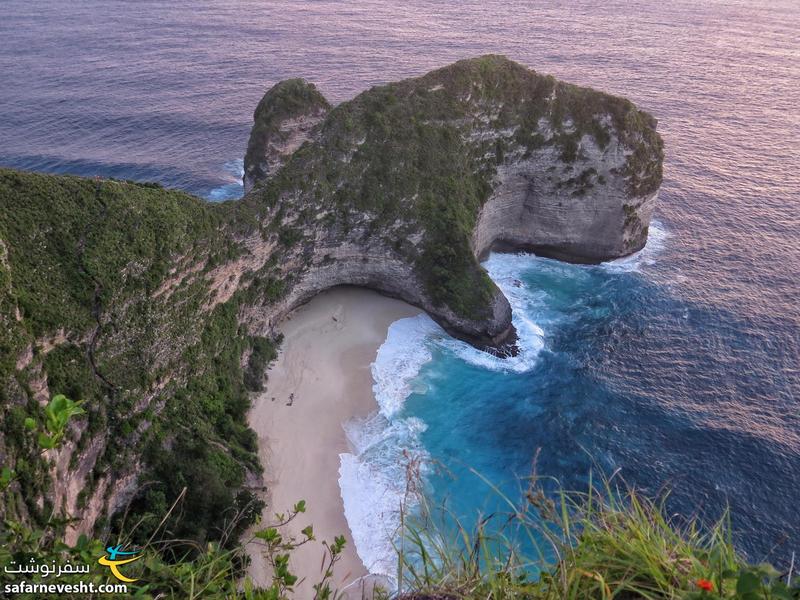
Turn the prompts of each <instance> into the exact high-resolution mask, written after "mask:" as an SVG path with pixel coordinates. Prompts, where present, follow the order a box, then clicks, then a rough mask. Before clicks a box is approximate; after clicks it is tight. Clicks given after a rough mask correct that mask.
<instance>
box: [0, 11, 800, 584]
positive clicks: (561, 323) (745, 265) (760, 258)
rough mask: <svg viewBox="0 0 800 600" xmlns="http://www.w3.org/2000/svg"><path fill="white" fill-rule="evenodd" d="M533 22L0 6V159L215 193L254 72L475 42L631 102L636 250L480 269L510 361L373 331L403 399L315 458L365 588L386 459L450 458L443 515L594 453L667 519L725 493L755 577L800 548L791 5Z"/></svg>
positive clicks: (436, 59) (247, 116)
mask: <svg viewBox="0 0 800 600" xmlns="http://www.w3.org/2000/svg"><path fill="white" fill-rule="evenodd" d="M541 4H542V5H538V6H532V5H531V3H526V2H515V1H508V0H506V1H503V2H499V1H495V0H481V1H480V2H478V1H468V2H421V1H419V0H409V1H406V2H402V3H400V2H396V3H395V2H382V1H381V2H378V1H368V0H356V1H353V2H348V3H341V2H327V1H318V2H298V1H291V2H289V1H287V2H267V1H263V2H255V1H241V2H209V1H201V0H193V1H191V2H189V1H186V0H178V1H174V2H160V1H159V2H148V1H140V2H123V1H119V2H113V1H109V0H104V1H99V0H84V1H82V2H66V1H63V2H29V1H28V0H25V1H22V0H5V2H3V3H2V7H1V8H0V12H1V13H2V18H0V73H1V74H2V84H1V85H0V165H4V166H12V167H18V168H24V169H33V170H39V171H47V172H57V173H75V174H79V175H87V176H93V175H101V176H114V177H120V178H130V179H137V180H155V181H159V182H161V183H163V184H164V185H167V186H172V187H179V188H182V189H185V190H188V191H190V192H193V193H195V194H198V195H200V196H203V197H206V198H209V199H211V200H219V199H224V198H231V197H236V196H238V195H240V194H241V186H240V182H239V178H240V176H241V169H242V156H243V155H244V150H245V147H246V143H247V136H248V133H249V128H250V124H251V119H252V112H253V110H254V108H255V106H256V103H257V102H258V100H259V99H260V97H261V95H262V94H263V93H264V91H265V90H266V89H267V88H268V87H270V86H271V85H272V84H274V83H276V82H277V81H279V80H281V79H283V78H288V77H296V76H302V77H305V78H307V79H309V80H310V81H313V82H315V83H317V84H318V85H319V87H320V88H321V89H322V91H323V92H324V93H325V94H326V95H327V97H328V98H329V100H331V101H332V102H341V101H343V100H346V99H348V98H350V97H352V96H353V95H355V94H357V93H358V92H360V91H362V90H364V89H366V88H368V87H370V86H372V85H375V84H379V83H383V82H386V81H390V80H395V79H398V78H403V77H408V76H412V75H417V74H421V73H423V72H425V71H427V70H429V69H431V68H434V67H439V66H442V65H445V64H447V63H449V62H451V61H454V60H457V59H461V58H466V57H471V56H475V55H479V54H484V53H489V52H491V53H502V54H506V55H508V56H509V57H511V58H513V59H515V60H518V61H520V62H522V63H524V64H526V65H528V66H530V67H532V68H534V69H537V70H540V71H544V72H548V73H552V74H554V75H556V76H557V77H560V78H562V79H565V80H568V81H571V82H575V83H580V84H584V85H590V86H594V87H597V88H600V89H603V90H606V91H609V92H613V93H617V94H621V95H624V96H627V97H629V98H631V99H632V100H634V101H635V102H636V103H637V104H638V105H639V106H641V107H642V108H644V109H646V110H648V111H650V112H652V113H653V114H654V115H655V116H656V117H657V118H658V119H659V129H660V131H661V134H662V135H663V137H664V139H665V142H666V153H667V160H666V165H665V180H664V185H663V187H662V192H661V201H660V205H659V208H658V210H657V214H656V220H657V223H656V225H655V227H654V228H653V231H654V233H655V235H654V236H653V241H652V243H651V244H650V245H649V247H648V249H647V250H646V251H645V254H644V255H643V256H640V257H638V258H636V259H634V260H632V261H627V262H623V263H622V264H614V265H610V266H602V267H577V266H570V265H562V264H559V263H557V262H554V261H548V260H544V259H538V258H534V257H509V256H506V257H502V256H499V257H498V256H493V257H492V258H491V259H490V261H489V262H488V263H487V268H489V270H490V272H491V273H492V276H493V277H494V278H495V279H496V280H497V281H498V282H499V283H500V284H501V285H504V286H506V288H507V289H508V290H509V295H512V296H514V298H513V302H514V306H515V319H516V320H517V322H518V325H519V326H520V327H521V328H522V329H523V330H524V331H525V332H526V337H525V339H526V343H527V344H528V347H527V351H526V353H523V354H524V356H523V359H520V360H519V361H517V362H516V363H515V364H514V365H510V366H509V365H505V366H503V365H498V364H494V363H492V362H491V361H488V362H487V361H482V360H481V357H476V356H475V355H473V354H471V353H470V352H469V350H468V349H466V348H464V347H461V346H458V345H457V344H453V343H451V342H450V341H448V340H446V339H443V338H442V337H441V335H440V334H439V333H438V332H437V331H436V329H435V327H433V326H431V324H430V323H428V322H426V321H424V319H421V320H417V321H414V322H399V323H398V324H397V326H396V327H394V328H393V330H392V332H390V336H389V339H388V340H387V343H386V344H385V345H384V348H382V351H381V355H380V356H379V360H378V362H377V363H376V367H375V371H376V376H380V369H381V368H383V367H387V365H388V367H387V368H389V367H390V368H392V369H401V372H402V374H403V377H400V378H397V381H401V382H405V383H404V384H403V385H400V386H399V388H398V389H392V390H387V389H383V388H381V387H380V386H378V389H376V392H377V395H378V397H379V401H380V402H381V406H382V412H381V415H379V417H380V419H383V420H382V421H381V422H371V423H355V424H350V425H349V427H348V434H349V435H350V436H351V439H352V440H353V441H354V446H355V447H356V451H355V452H354V453H353V454H352V455H350V454H348V455H344V456H343V457H342V491H343V495H344V497H345V503H346V507H347V511H348V517H349V520H350V524H351V527H352V529H353V531H354V535H355V536H356V543H357V545H358V550H359V553H360V554H361V556H362V558H363V559H364V560H365V562H366V563H367V564H368V566H372V567H373V568H374V569H375V570H381V564H382V560H383V558H382V557H384V554H385V552H384V551H385V548H382V546H381V541H380V540H377V539H375V537H374V528H372V529H371V528H370V527H369V524H370V523H369V522H370V521H371V520H375V519H385V520H386V521H387V523H389V524H390V522H391V518H390V516H387V515H386V514H384V513H374V512H373V513H370V507H375V506H377V505H378V504H379V503H380V499H381V498H391V495H390V492H391V490H390V489H388V488H386V487H385V486H384V488H381V486H380V485H379V484H380V481H381V474H383V476H384V478H385V479H386V481H387V482H388V481H390V480H391V473H392V471H391V469H392V468H393V465H396V463H397V457H398V452H399V451H400V449H401V448H402V447H407V446H416V447H418V448H420V450H421V451H424V452H426V453H428V454H429V455H431V456H432V457H433V458H435V459H437V460H440V461H442V462H445V463H447V464H448V465H450V466H451V468H452V469H453V471H454V474H455V478H451V477H444V476H441V475H437V474H433V473H431V474H430V476H429V484H430V486H431V489H432V491H433V493H434V494H435V495H437V496H439V497H441V498H449V499H450V501H451V502H453V503H454V504H455V505H456V506H457V508H458V509H459V510H461V511H462V512H464V513H469V512H470V511H474V510H475V509H478V508H480V507H481V506H483V502H484V500H483V497H484V496H483V494H484V492H483V491H480V490H479V487H480V486H476V485H475V482H474V481H471V480H470V478H469V476H468V475H466V474H464V473H462V474H461V475H459V469H460V468H461V470H462V471H463V468H462V467H459V465H462V466H463V465H467V464H468V465H471V466H473V467H475V468H476V469H478V470H480V471H482V472H483V473H485V474H486V475H487V476H489V477H491V478H493V479H495V480H498V481H500V482H505V481H510V480H512V479H513V477H514V476H516V475H524V474H526V472H527V469H528V467H529V464H530V461H531V458H532V457H533V455H534V453H535V452H536V449H537V448H541V454H540V457H539V472H540V473H543V474H547V475H554V476H556V477H558V478H560V479H561V480H562V481H563V482H564V483H565V484H566V485H567V486H568V487H580V486H581V485H582V484H583V482H584V481H585V478H586V475H587V473H588V470H589V468H590V466H591V465H592V464H593V463H598V464H599V465H600V466H601V467H602V468H604V469H607V470H613V469H617V468H620V469H621V472H622V474H623V476H624V477H625V478H626V479H627V480H628V481H629V482H631V483H632V484H635V485H637V486H639V487H643V488H645V489H647V490H650V491H657V490H659V489H660V488H661V487H662V486H667V487H670V488H672V490H673V493H672V500H671V507H670V508H674V509H675V510H677V511H681V512H683V513H688V514H694V513H701V514H704V515H709V517H713V516H716V515H718V514H719V512H720V510H721V509H722V507H724V506H725V504H726V503H728V504H730V507H731V509H732V512H733V523H734V526H735V528H736V530H737V536H738V539H739V542H740V544H741V546H742V548H743V549H744V550H746V551H747V552H748V553H749V554H750V555H751V557H752V558H753V559H755V560H759V559H761V558H763V557H764V556H765V555H767V554H768V553H769V552H770V551H771V549H773V548H775V549H774V550H772V554H771V558H772V559H773V560H778V561H779V560H782V559H783V558H785V557H786V556H788V555H790V554H791V551H792V550H793V549H796V550H800V400H799V399H798V393H800V371H799V368H800V366H799V364H800V283H798V282H800V158H799V156H800V153H799V152H798V149H799V148H800V5H798V4H797V2H794V1H783V2H770V3H755V2H718V1H710V2H703V3H698V2H693V1H691V2H689V1H686V2H658V1H652V2H629V1H624V2H622V1H616V2H605V3H603V4H604V6H602V7H599V6H596V4H597V3H593V2H580V1H579V2H574V1H569V2H566V1H563V2H553V3H546V4H547V5H546V6H545V5H544V4H545V3H541ZM513 279H519V280H520V281H522V283H523V287H522V288H516V287H514V286H513V285H511V284H510V283H509V282H510V281H512V280H513ZM512 288H513V289H512ZM515 290H516V291H515ZM420 340H423V341H422V343H421V344H420ZM419 348H424V349H425V351H424V352H423V354H422V355H420V354H419V353H418V350H419ZM394 372H397V371H394ZM366 474H369V475H370V476H369V477H366V479H365V476H366ZM365 480H369V481H372V482H373V483H375V482H378V483H376V484H375V485H373V486H372V487H369V486H368V485H367V484H366V483H363V482H364V481H365ZM359 482H362V484H359ZM387 485H388V483H387ZM509 485H512V484H509ZM373 488H374V489H373ZM370 536H372V537H370ZM384 558H385V557H384Z"/></svg>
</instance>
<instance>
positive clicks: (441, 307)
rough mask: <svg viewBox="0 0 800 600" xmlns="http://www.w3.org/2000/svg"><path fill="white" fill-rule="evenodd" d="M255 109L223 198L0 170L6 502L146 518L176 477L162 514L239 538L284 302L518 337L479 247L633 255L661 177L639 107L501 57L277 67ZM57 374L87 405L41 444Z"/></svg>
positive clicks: (581, 255) (29, 512)
mask: <svg viewBox="0 0 800 600" xmlns="http://www.w3.org/2000/svg"><path fill="white" fill-rule="evenodd" d="M254 118H255V122H254V126H253V129H252V133H251V136H250V140H249V143H248V147H247V155H246V158H245V176H244V185H245V189H246V191H247V193H246V195H245V197H244V198H243V199H242V200H239V201H233V202H228V203H223V204H219V205H211V204H208V203H205V202H203V201H201V200H198V199H196V198H193V197H191V196H189V195H187V194H183V193H181V192H177V191H170V190H164V189H161V188H159V187H158V186H152V185H147V184H136V183H132V182H119V181H113V180H101V181H95V180H87V179H81V178H77V177H68V176H48V175H36V174H31V173H22V172H17V171H12V170H0V199H1V200H2V202H1V203H0V290H1V291H0V379H1V380H0V400H1V401H2V413H3V415H2V422H3V425H2V430H1V432H0V458H1V459H2V463H3V464H13V465H16V467H15V477H14V479H13V481H12V482H11V484H10V485H9V486H8V487H7V489H6V490H5V491H4V492H3V495H2V505H1V506H0V510H2V512H3V513H4V514H6V515H9V516H17V517H19V518H21V519H23V520H31V521H37V520H42V519H44V518H46V517H47V515H49V514H51V513H52V512H53V511H55V513H56V514H70V515H72V516H75V517H77V518H78V520H77V521H75V522H73V523H72V524H69V525H68V526H67V534H68V538H67V539H68V540H69V539H71V540H74V539H76V538H77V535H78V534H79V533H83V532H88V531H90V530H92V528H99V529H108V528H112V529H114V528H119V527H121V526H122V524H121V522H120V516H119V514H120V512H121V509H123V508H125V507H127V508H128V515H127V518H128V519H129V520H133V519H143V522H144V525H143V526H142V527H141V528H140V531H139V535H141V536H144V537H146V536H147V535H149V532H150V531H151V530H152V529H153V528H154V527H156V526H157V525H158V521H159V520H160V518H161V516H163V515H164V514H165V513H166V510H167V509H168V508H169V506H170V505H171V502H172V501H173V500H174V499H175V498H176V497H177V496H178V495H179V494H180V493H181V490H183V489H184V488H186V489H187V493H186V496H185V498H186V500H185V502H186V503H187V505H186V507H185V509H184V511H183V514H191V515H192V522H191V523H186V522H184V523H179V522H178V521H176V522H175V523H174V527H173V528H172V530H171V531H172V533H173V534H174V535H175V536H176V537H180V536H184V537H186V538H191V539H198V540H200V539H209V538H210V539H220V538H221V537H222V535H223V531H224V532H225V536H226V538H227V539H235V534H236V532H237V531H238V530H237V529H236V528H237V527H239V528H243V527H245V526H246V525H247V524H248V523H249V522H250V521H251V520H252V519H253V518H254V517H255V515H257V514H258V513H259V511H260V508H261V507H260V506H259V505H258V502H257V500H256V497H257V495H256V494H253V493H251V490H250V489H249V488H250V487H252V486H254V485H257V477H256V475H257V474H258V472H259V470H260V466H259V462H258V460H257V457H256V449H257V448H256V440H255V437H254V435H253V432H252V431H251V430H250V429H249V428H248V427H247V425H246V421H245V418H246V412H247V409H248V407H249V395H248V394H249V392H250V391H253V390H259V389H261V388H263V385H264V382H263V372H264V367H265V365H266V364H267V363H268V362H269V361H270V360H271V359H272V358H273V357H274V348H275V340H274V331H275V327H276V325H277V323H278V322H279V321H280V320H281V319H283V318H284V317H285V316H286V315H288V314H289V313H290V312H291V311H292V310H294V309H295V308H296V307H298V306H299V305H301V304H303V303H305V302H307V301H308V300H309V299H311V298H312V297H313V296H315V295H316V294H318V293H319V292H321V291H323V290H326V289H329V288H331V287H335V286H340V285H345V284H348V285H357V286H363V287H368V288H371V289H374V290H377V291H379V292H381V293H383V294H385V295H389V296H392V297H396V298H399V299H402V300H404V301H406V302H408V303H410V304H413V305H415V306H417V307H419V308H421V309H423V310H425V311H426V312H428V313H429V314H430V315H431V316H432V317H433V318H434V319H435V320H436V321H437V322H439V323H440V324H441V325H442V326H443V327H444V328H445V329H446V330H447V331H448V332H450V333H451V334H452V335H454V336H457V337H459V338H462V339H464V340H466V341H469V342H470V343H472V344H474V345H476V346H479V347H482V348H486V349H492V350H495V351H500V352H504V351H513V342H514V338H515V334H514V330H513V326H512V324H511V309H510V306H509V304H508V301H507V300H506V298H505V297H504V296H503V295H502V293H501V292H500V290H499V289H498V288H497V287H496V286H495V285H494V284H493V283H492V281H491V280H490V279H489V278H488V276H487V275H486V273H485V271H484V270H483V269H482V268H481V266H480V263H479V260H480V259H481V257H483V256H484V255H486V253H488V252H489V251H490V250H492V249H497V250H530V251H534V252H537V253H540V254H545V255H548V256H552V257H555V258H559V259H563V260H569V261H575V262H599V261H603V260H608V259H612V258H617V257H620V256H624V255H626V254H630V253H632V252H635V251H637V250H639V249H640V248H642V247H643V246H644V244H645V242H646V239H647V226H648V223H649V221H650V216H651V213H652V210H653V206H654V203H655V201H656V196H657V193H658V188H659V186H660V183H661V174H662V158H663V151H662V142H661V138H660V137H659V135H658V133H657V132H656V121H655V119H654V118H653V117H651V116H650V115H649V114H647V113H645V112H643V111H640V110H638V109H637V108H636V107H635V106H634V105H633V104H632V103H631V102H629V101H628V100H625V99H623V98H619V97H615V96H610V95H608V94H604V93H602V92H598V91H595V90H591V89H588V88H582V87H577V86H574V85H570V84H566V83H563V82H559V81H557V80H555V79H554V78H553V77H551V76H548V75H542V74H539V73H536V72H535V71H532V70H529V69H527V68H525V67H523V66H521V65H518V64H516V63H514V62H512V61H510V60H508V59H505V58H503V57H499V56H484V57H480V58H476V59H472V60H465V61H460V62H457V63H455V64H453V65H450V66H448V67H445V68H443V69H439V70H436V71H433V72H431V73H428V74H427V75H424V76H422V77H419V78H415V79H409V80H405V81H401V82H398V83H391V84H388V85H384V86H379V87H375V88H372V89H370V90H368V91H366V92H364V93H362V94H360V95H359V96H357V97H356V98H354V99H353V100H350V101H348V102H344V103H342V104H340V105H338V106H335V107H332V106H331V105H330V104H329V103H328V102H327V101H326V100H325V98H324V97H323V96H322V95H321V94H320V92H319V91H318V90H317V89H316V88H315V87H314V86H313V84H311V83H308V82H305V81H303V80H298V79H293V80H288V81H284V82H281V83H279V84H277V85H276V86H274V87H273V88H272V89H270V90H269V91H268V92H267V93H266V94H265V96H264V98H263V100H262V101H261V102H260V103H259V105H258V108H257V109H256V111H255V115H254ZM56 393H64V394H67V395H68V396H70V397H71V398H74V399H76V400H83V401H84V406H85V408H86V410H87V413H88V414H87V417H86V418H85V419H83V420H80V421H79V422H77V423H76V424H75V425H74V426H73V427H72V429H71V431H70V433H69V440H68V442H67V443H66V444H65V445H64V446H63V448H61V449H60V450H58V451H48V452H46V453H44V454H42V453H41V452H40V451H39V449H38V448H37V447H36V446H35V444H34V443H33V442H32V441H31V439H29V438H28V437H26V435H25V433H24V431H25V428H24V426H23V423H24V421H25V419H26V418H28V417H32V418H34V419H35V420H37V421H42V420H43V419H44V416H43V414H42V413H43V411H42V405H43V404H44V403H45V402H46V401H47V399H48V398H50V397H51V396H52V395H54V394H56ZM201 492H202V493H201ZM229 513H237V514H238V516H239V519H240V522H239V523H233V524H228V525H229V527H228V528H227V529H225V526H224V525H223V524H221V523H220V522H219V515H220V514H229ZM115 515H117V516H115ZM156 515H158V518H155V516H156Z"/></svg>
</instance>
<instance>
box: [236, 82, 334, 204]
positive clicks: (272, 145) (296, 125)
mask: <svg viewBox="0 0 800 600" xmlns="http://www.w3.org/2000/svg"><path fill="white" fill-rule="evenodd" d="M329 109H330V105H329V104H328V101H327V100H325V98H324V97H323V96H322V94H320V93H319V92H318V91H317V89H316V88H315V87H314V86H313V85H312V84H310V83H308V82H306V81H304V80H302V79H287V80H286V81H282V82H280V83H278V84H277V85H276V86H274V87H273V88H271V89H270V90H269V91H268V92H267V93H266V94H265V95H264V97H263V98H262V99H261V102H259V103H258V106H257V107H256V110H255V113H253V121H254V125H253V129H252V130H251V132H250V140H249V141H248V144H247V154H246V156H245V171H244V191H245V193H247V192H249V191H250V190H252V189H253V185H254V183H255V182H257V181H260V180H263V179H265V178H267V177H271V176H272V175H274V174H275V173H276V172H277V170H278V169H279V168H280V167H281V166H283V163H284V161H285V160H286V159H287V158H288V157H289V156H291V154H292V153H293V152H294V151H295V150H297V149H298V148H299V147H300V146H301V145H302V144H303V142H305V141H307V140H308V139H309V138H310V136H311V132H312V131H313V129H314V127H316V126H317V125H318V124H319V123H320V122H321V121H322V120H323V119H324V118H325V115H326V114H327V113H328V110H329Z"/></svg>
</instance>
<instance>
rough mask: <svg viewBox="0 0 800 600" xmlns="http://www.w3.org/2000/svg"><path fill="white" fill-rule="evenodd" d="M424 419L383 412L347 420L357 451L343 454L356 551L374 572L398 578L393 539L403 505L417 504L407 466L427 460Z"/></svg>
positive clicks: (342, 483) (344, 491) (342, 482)
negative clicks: (391, 417)
mask: <svg viewBox="0 0 800 600" xmlns="http://www.w3.org/2000/svg"><path fill="white" fill-rule="evenodd" d="M425 429H426V426H425V424H424V423H423V422H422V421H421V420H420V419H417V418H414V417H410V418H405V419H397V420H395V421H392V422H390V421H388V420H387V419H386V418H385V417H384V416H383V415H382V414H381V413H375V414H374V415H372V416H371V417H368V418H367V419H363V420H360V421H354V422H350V423H348V424H347V426H346V427H345V431H346V432H347V435H348V438H349V439H350V442H351V445H352V446H353V448H354V451H355V452H354V453H343V454H340V455H339V462H340V466H339V489H340V490H341V495H342V502H343V504H344V514H345V518H346V519H347V523H348V525H349V526H350V532H351V533H352V535H353V541H354V543H355V547H356V552H357V553H358V556H359V558H360V559H361V561H362V562H363V563H364V566H365V567H366V568H367V570H368V571H369V572H370V573H372V574H379V575H384V576H386V577H388V578H390V579H392V578H394V576H395V572H396V569H397V554H396V553H395V550H394V546H393V544H392V540H394V539H395V538H396V536H397V532H398V531H399V529H400V515H401V507H404V508H405V510H413V508H414V506H415V497H414V496H413V495H410V494H409V493H408V489H409V486H408V481H409V477H410V475H409V473H408V470H407V469H408V466H409V463H411V462H412V461H413V462H414V463H418V464H420V465H422V466H424V464H425V463H426V461H427V454H426V452H425V451H424V449H423V447H422V443H421V441H420V437H419V436H420V434H421V433H422V432H423V431H425Z"/></svg>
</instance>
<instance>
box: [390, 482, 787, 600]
mask: <svg viewBox="0 0 800 600" xmlns="http://www.w3.org/2000/svg"><path fill="white" fill-rule="evenodd" d="M493 489H494V493H496V494H498V497H499V498H501V500H502V502H503V503H505V506H506V509H507V510H499V511H497V512H494V513H492V514H490V515H486V516H485V517H484V516H479V517H478V518H477V519H476V521H475V523H474V524H470V525H464V524H463V523H461V522H459V521H458V520H457V519H456V518H455V517H453V516H452V515H451V514H450V513H449V512H447V511H446V510H443V509H442V507H439V508H438V509H436V510H434V511H432V510H430V508H429V507H427V506H426V505H424V503H423V510H422V511H421V512H420V513H419V514H416V515H414V516H407V518H406V519H405V527H404V529H403V531H402V535H401V537H400V539H399V541H398V543H397V550H398V556H399V564H398V574H399V580H400V582H401V584H400V588H401V589H400V592H401V593H400V595H399V596H398V598H402V599H403V600H426V599H430V600H439V599H448V600H451V599H452V600H479V599H481V600H483V599H489V598H491V599H511V598H524V599H527V600H565V599H574V600H584V599H587V598H592V599H602V600H605V599H611V598H620V599H626V600H627V599H670V600H672V599H685V600H689V599H692V600H695V599H701V598H706V599H709V600H710V599H712V598H737V599H740V600H756V599H760V600H771V599H775V600H777V599H792V598H794V599H797V598H800V587H798V586H797V585H794V586H792V574H791V573H786V572H784V573H780V572H778V571H777V570H776V569H774V568H773V567H772V566H770V565H767V564H762V565H751V564H748V563H747V562H746V561H745V560H744V559H743V558H742V557H741V556H740V555H739V554H738V553H737V552H736V550H735V548H734V547H733V544H732V542H731V531H730V523H729V520H728V519H727V517H725V518H723V519H721V520H720V521H719V522H717V523H716V524H714V525H712V526H711V527H705V526H704V524H702V523H699V522H698V521H696V520H680V519H679V518H677V517H674V516H673V517H671V518H669V519H668V518H667V517H666V516H665V515H666V512H665V509H664V500H665V499H666V498H662V499H661V500H660V501H658V502H654V501H652V500H649V499H647V498H646V497H643V496H642V495H640V494H639V493H637V492H636V491H635V490H633V489H630V488H628V487H627V486H625V484H624V483H622V484H619V485H612V482H610V481H605V482H604V483H603V485H602V486H601V487H599V488H597V487H593V486H592V485H591V484H590V486H589V489H588V491H586V492H583V493H567V492H564V491H562V492H559V493H557V494H556V495H555V497H553V496H551V495H548V494H546V493H545V492H544V491H543V489H542V487H541V486H540V482H539V481H538V480H537V479H536V478H532V479H531V480H530V482H529V487H528V490H527V492H526V493H525V497H524V499H523V500H522V501H521V502H514V501H512V500H510V499H508V498H507V497H505V496H504V495H503V494H502V493H501V492H500V491H499V490H497V489H496V488H493Z"/></svg>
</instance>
